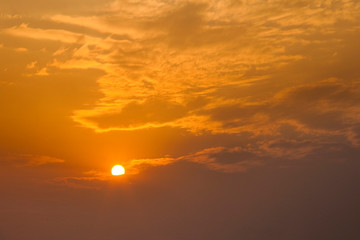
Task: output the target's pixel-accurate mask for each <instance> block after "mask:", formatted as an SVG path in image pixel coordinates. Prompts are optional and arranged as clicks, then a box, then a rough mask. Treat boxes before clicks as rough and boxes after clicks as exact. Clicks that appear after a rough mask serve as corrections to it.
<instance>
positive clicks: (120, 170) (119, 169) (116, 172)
mask: <svg viewBox="0 0 360 240" xmlns="http://www.w3.org/2000/svg"><path fill="white" fill-rule="evenodd" d="M111 174H112V175H114V176H118V175H123V174H125V168H124V167H123V166H121V165H115V166H114V167H113V168H112V169H111Z"/></svg>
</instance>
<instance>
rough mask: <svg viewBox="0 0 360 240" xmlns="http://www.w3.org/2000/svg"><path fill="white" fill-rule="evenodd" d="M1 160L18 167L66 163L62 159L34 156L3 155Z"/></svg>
mask: <svg viewBox="0 0 360 240" xmlns="http://www.w3.org/2000/svg"><path fill="white" fill-rule="evenodd" d="M1 158H2V160H3V161H5V162H6V163H8V164H11V165H15V166H17V167H34V166H42V165H48V164H59V163H64V162H65V160H63V159H60V158H56V157H50V156H44V155H34V154H11V155H2V156H1Z"/></svg>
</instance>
